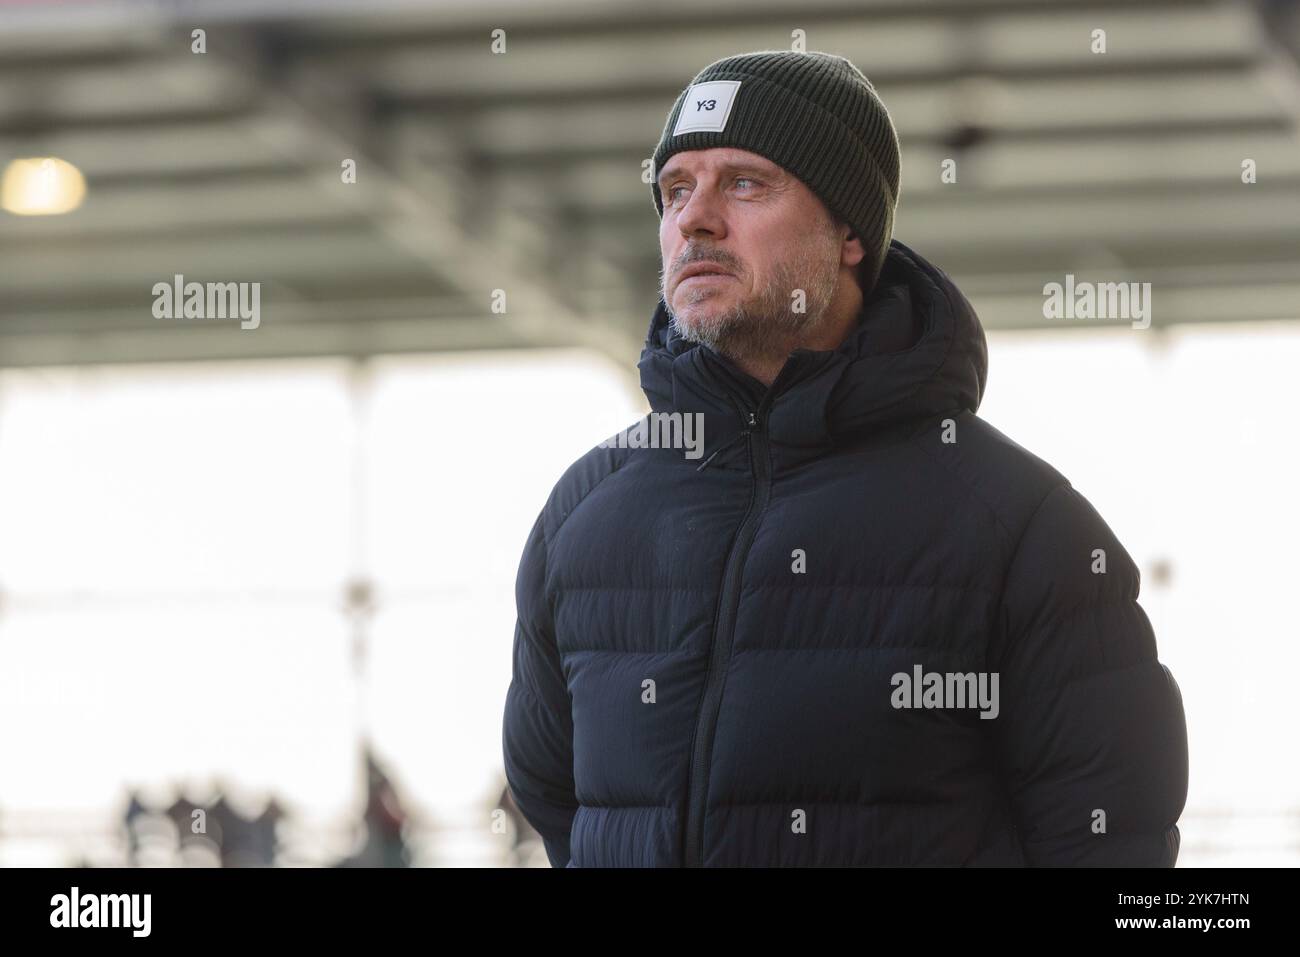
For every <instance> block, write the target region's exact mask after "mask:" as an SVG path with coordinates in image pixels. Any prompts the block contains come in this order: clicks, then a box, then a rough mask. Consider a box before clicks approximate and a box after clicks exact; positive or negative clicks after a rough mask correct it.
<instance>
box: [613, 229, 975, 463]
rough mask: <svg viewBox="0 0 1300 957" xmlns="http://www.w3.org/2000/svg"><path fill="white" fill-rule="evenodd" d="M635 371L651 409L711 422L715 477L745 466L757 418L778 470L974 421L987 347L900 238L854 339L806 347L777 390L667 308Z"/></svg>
mask: <svg viewBox="0 0 1300 957" xmlns="http://www.w3.org/2000/svg"><path fill="white" fill-rule="evenodd" d="M637 367H638V369H639V370H640V373H641V388H642V390H643V391H644V392H645V394H646V398H647V399H648V400H649V402H650V407H651V409H652V410H653V411H655V412H682V413H687V412H698V413H703V415H704V420H703V423H704V455H705V461H706V462H711V464H710V465H709V467H710V468H712V467H716V466H723V467H733V468H734V467H747V465H746V464H745V463H746V453H745V448H744V443H740V442H737V441H736V440H737V438H738V436H739V435H742V434H744V433H745V431H746V429H747V428H748V427H749V425H748V420H749V413H750V412H754V413H756V415H758V416H759V419H760V421H763V419H762V416H763V415H764V414H765V415H766V419H765V427H766V429H767V431H768V435H769V438H770V440H771V447H772V459H773V467H774V468H778V469H779V468H781V467H783V466H785V467H789V466H791V465H794V464H798V462H800V461H803V460H805V459H807V458H811V457H814V456H816V455H818V454H820V453H822V452H824V451H826V450H827V449H829V448H830V447H833V446H835V445H837V444H841V443H844V442H848V441H857V440H862V439H870V438H872V437H877V436H878V437H882V438H883V437H884V436H885V435H887V434H891V433H893V432H895V431H897V430H906V429H907V428H908V427H909V426H915V425H917V424H918V422H917V420H921V419H926V418H928V417H930V416H934V415H936V414H938V413H941V412H949V411H951V412H953V413H957V412H960V411H963V410H969V411H970V412H974V411H976V410H977V409H978V408H979V404H980V400H981V398H982V397H983V394H984V384H985V381H986V378H987V374H988V346H987V343H986V340H985V337H984V329H983V327H982V326H981V324H980V321H979V317H978V316H977V315H976V314H975V310H974V308H973V307H972V306H971V304H970V303H969V302H968V301H967V299H966V297H965V296H964V295H962V293H961V291H960V290H959V289H958V288H957V286H956V285H955V284H954V283H953V281H952V280H951V279H950V278H949V277H948V275H947V274H946V273H945V272H944V271H943V270H941V269H939V268H938V267H937V266H935V265H933V264H932V263H930V262H928V261H927V260H926V259H924V258H923V257H922V256H920V255H919V254H917V253H916V252H915V251H913V250H912V249H910V248H908V247H907V246H906V245H904V244H903V243H901V242H899V241H898V240H897V239H894V240H891V241H890V244H889V252H888V254H887V255H886V258H885V264H884V267H883V268H882V270H881V273H880V278H879V280H878V281H877V283H876V286H875V288H874V289H873V290H872V292H871V294H870V295H869V296H868V298H867V299H866V301H865V302H864V303H863V306H862V311H861V313H860V314H859V317H858V323H857V325H856V327H855V328H854V330H853V331H852V332H851V333H850V334H849V335H848V336H847V337H846V338H845V340H844V342H842V343H841V344H840V345H839V346H838V347H837V348H836V349H833V350H827V351H814V350H809V349H796V350H795V351H794V352H792V353H791V354H790V357H789V358H788V359H787V360H786V364H785V366H784V367H783V368H782V370H781V372H780V374H779V375H778V376H777V378H776V380H775V381H774V382H773V383H772V386H771V387H770V388H769V387H767V386H765V385H763V383H761V382H759V381H758V380H757V379H754V378H753V377H752V376H750V375H748V374H746V373H745V372H743V371H741V370H740V369H739V368H738V367H737V366H736V365H735V364H734V363H733V362H731V361H730V360H729V359H727V358H726V357H725V356H722V355H719V354H718V353H717V352H715V351H713V350H712V349H711V348H709V347H708V346H705V345H701V344H699V343H695V342H689V341H687V340H685V339H683V338H682V337H681V336H679V335H678V334H677V332H676V331H675V330H674V329H673V327H672V324H671V320H670V319H669V316H668V311H667V307H666V306H665V305H664V302H663V299H662V298H660V300H659V302H658V303H657V305H656V306H655V311H654V315H653V317H652V318H651V320H650V329H649V332H648V333H647V335H646V342H645V347H644V348H643V349H642V352H641V359H640V361H639V362H638V363H637ZM715 453H716V458H712V457H713V456H714V455H715Z"/></svg>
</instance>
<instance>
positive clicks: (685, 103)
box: [673, 80, 740, 136]
mask: <svg viewBox="0 0 1300 957" xmlns="http://www.w3.org/2000/svg"><path fill="white" fill-rule="evenodd" d="M738 89H740V81H739V80H710V81H709V82H708V83H696V84H695V85H694V86H692V87H691V88H690V89H689V90H687V91H686V97H685V99H683V100H682V111H681V112H680V113H679V114H677V125H676V126H674V127H673V136H680V135H681V134H682V133H696V132H699V131H700V130H709V131H711V132H714V133H721V132H722V131H723V130H724V129H726V128H727V117H728V116H730V115H731V104H732V103H734V102H735V101H736V91H737V90H738Z"/></svg>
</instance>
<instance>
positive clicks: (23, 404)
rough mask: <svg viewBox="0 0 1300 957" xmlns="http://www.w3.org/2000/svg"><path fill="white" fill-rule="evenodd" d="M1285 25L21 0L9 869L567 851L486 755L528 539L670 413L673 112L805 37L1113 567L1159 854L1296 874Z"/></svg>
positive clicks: (16, 0) (1272, 14) (954, 13)
mask: <svg viewBox="0 0 1300 957" xmlns="http://www.w3.org/2000/svg"><path fill="white" fill-rule="evenodd" d="M1298 13H1300V11H1298V10H1297V4H1296V3H1294V2H1291V0H1286V2H1283V0H1275V2H1266V3H1264V2H1261V3H1252V2H1245V0H1241V2H1236V0H1216V2H1210V0H1206V2H1200V0H1178V2H1163V0H1149V2H1145V3H1141V4H1137V3H1131V2H1105V0H1093V2H1083V0H1078V2H1076V0H1035V2H1022V0H965V2H959V0H906V2H904V0H834V2H818V0H800V2H794V0H785V2H778V0H744V2H731V0H726V2H724V0H713V2H711V3H709V4H707V5H705V6H701V5H699V4H698V3H693V2H684V0H657V2H655V3H652V4H648V5H647V4H642V3H631V2H628V3H615V2H595V0H559V2H551V3H547V4H544V5H543V4H534V3H524V2H513V3H507V2H500V0H472V2H467V0H438V2H432V0H430V2H425V3H398V2H391V0H368V2H366V3H364V4H361V3H334V2H322V0H315V2H306V0H304V2H286V0H279V2H277V0H265V2H241V0H212V2H197V0H196V2H140V3H110V2H101V3H77V2H38V0H0V864H3V865H72V864H82V865H89V866H99V865H123V864H138V865H142V866H173V865H186V866H218V865H220V866H269V865H278V866H302V865H320V866H446V865H474V866H497V865H501V866H509V865H515V866H544V865H545V863H546V859H545V855H544V853H543V851H542V849H541V847H540V844H539V842H538V841H537V840H536V835H535V834H533V833H532V832H531V830H530V829H529V828H528V827H527V825H526V824H525V823H524V822H522V820H521V819H520V818H519V816H518V814H517V812H516V810H515V808H514V807H513V805H512V803H511V801H510V799H509V795H508V793H507V792H506V790H505V781H504V775H503V772H502V767H501V744H500V732H501V714H502V707H503V704H504V698H505V691H506V687H507V685H508V683H509V679H510V661H511V657H510V652H511V643H512V638H513V625H514V615H515V610H514V593H513V588H514V576H515V571H516V568H517V564H518V561H519V557H520V554H521V551H522V548H523V543H524V540H525V538H526V537H527V534H528V531H529V529H530V528H531V526H532V522H533V520H534V518H535V517H536V515H537V512H538V510H539V509H540V508H541V506H542V503H543V501H544V500H545V498H546V496H547V494H548V493H549V492H550V489H551V487H552V485H553V484H554V482H555V481H556V480H557V479H558V478H559V476H560V474H561V473H562V472H563V470H564V469H565V468H566V467H567V466H568V465H569V463H570V462H572V461H573V460H574V459H575V458H577V457H578V456H580V455H581V454H582V453H583V452H585V451H586V450H587V449H588V448H590V447H591V446H593V445H595V444H596V443H598V442H599V441H600V440H601V439H603V438H605V437H607V436H608V435H610V434H612V433H613V432H615V431H617V430H618V429H620V428H622V427H624V426H626V425H627V424H628V423H629V422H631V421H633V420H634V419H635V418H636V417H638V416H640V415H641V414H643V413H644V412H645V411H646V410H647V408H648V406H647V405H646V402H645V399H644V396H643V395H642V394H641V392H640V389H639V386H638V380H637V373H636V367H635V363H636V359H637V357H638V355H639V352H640V347H641V341H642V339H643V337H644V335H645V331H646V328H647V325H648V323H649V320H650V315H651V312H652V311H653V308H654V305H655V301H656V298H657V285H658V270H659V266H660V261H659V247H658V238H657V230H658V220H657V217H656V215H655V212H654V208H653V204H652V201H651V196H650V189H649V185H648V180H643V178H642V176H643V169H644V165H645V163H646V161H647V160H648V157H649V155H650V153H651V151H652V149H653V146H654V144H655V142H656V141H657V139H658V137H659V134H660V132H661V130H662V127H663V124H664V121H665V118H666V116H667V113H668V111H669V109H670V108H671V106H672V103H673V101H674V99H675V97H676V95H677V93H678V92H679V91H680V90H681V89H682V88H683V87H684V86H685V85H686V84H687V83H688V82H689V80H690V79H691V77H692V76H693V75H694V74H695V73H696V72H697V71H698V70H699V69H701V68H702V67H703V66H705V65H706V64H708V63H709V62H711V61H713V60H715V59H718V58H720V57H723V56H726V55H729V54H732V53H738V52H745V51H749V50H756V49H777V48H790V47H791V46H792V45H794V44H797V43H800V42H802V43H804V44H805V45H806V48H807V49H809V50H823V51H826V52H832V53H838V54H841V55H844V56H847V57H849V58H850V59H851V60H853V61H854V62H855V63H856V64H857V65H858V66H859V67H860V68H861V69H862V70H863V71H864V72H865V73H866V75H867V76H868V77H869V78H870V79H871V80H872V82H873V83H874V84H875V86H876V87H877V89H878V91H879V92H880V94H881V97H882V99H883V100H884V102H885V103H886V105H887V106H888V108H889V110H890V112H891V114H892V116H893V119H894V122H895V124H896V126H897V128H898V131H899V137H900V140H901V144H902V152H903V167H902V194H901V200H900V203H899V209H898V218H897V222H896V226H895V235H896V236H897V237H898V238H899V239H901V240H902V241H904V242H905V243H907V244H908V245H909V246H911V247H912V248H913V249H915V250H917V251H918V252H920V253H921V254H922V255H923V256H925V257H926V258H928V259H929V260H931V261H932V262H934V263H935V264H936V265H938V266H940V267H941V268H943V269H944V270H945V271H947V272H948V273H949V274H950V275H951V276H952V277H953V278H954V279H955V280H956V282H957V283H958V285H959V286H960V287H961V288H962V289H963V290H964V291H965V293H966V295H967V297H968V298H969V299H970V300H971V301H972V303H973V304H974V306H975V308H976V310H977V311H978V313H979V315H980V317H981V319H982V321H983V323H984V326H985V329H986V330H987V332H988V338H989V350H990V371H989V383H988V391H987V395H986V398H985V401H984V403H983V405H982V407H981V409H980V414H981V415H982V416H983V417H984V418H986V419H987V420H988V421H990V422H991V423H992V424H993V425H995V426H996V427H998V428H999V429H1001V430H1002V431H1004V432H1005V433H1007V434H1008V435H1009V436H1010V437H1011V438H1013V439H1014V440H1016V441H1017V442H1018V443H1020V444H1022V445H1024V446H1025V447H1027V448H1028V449H1030V450H1031V451H1033V452H1035V453H1036V454H1038V455H1040V456H1042V457H1043V458H1045V459H1047V460H1048V461H1049V462H1051V463H1052V464H1053V465H1055V466H1056V467H1057V468H1058V469H1060V470H1061V471H1062V472H1063V473H1064V474H1065V475H1066V476H1067V477H1069V478H1070V479H1071V481H1072V482H1073V484H1074V485H1075V487H1076V488H1078V489H1079V490H1080V491H1081V492H1082V493H1083V494H1084V495H1086V496H1087V497H1088V498H1089V499H1090V500H1091V501H1092V502H1093V504H1094V505H1095V506H1096V507H1097V509H1098V510H1099V511H1100V512H1101V514H1102V515H1103V516H1104V517H1105V518H1106V520H1107V521H1108V523H1109V524H1110V525H1111V527H1112V528H1113V529H1114V530H1115V532H1116V534H1117V535H1118V536H1119V538H1120V540H1121V541H1122V542H1123V543H1124V544H1125V546H1126V547H1127V549H1128V550H1129V552H1130V553H1131V554H1132V555H1133V557H1134V559H1135V560H1136V561H1137V562H1138V565H1139V567H1140V568H1141V570H1142V582H1143V588H1142V593H1141V602H1142V605H1143V607H1144V608H1145V609H1146V610H1147V613H1148V615H1149V616H1150V618H1151V620H1152V623H1153V625H1154V627H1155V631H1156V636H1157V639H1158V643H1159V650H1160V657H1161V659H1162V660H1163V661H1164V662H1165V663H1166V664H1167V665H1168V666H1169V667H1170V669H1171V670H1172V671H1173V674H1174V676H1175V678H1176V679H1177V680H1178V682H1179V684H1180V686H1181V688H1182V692H1183V697H1184V705H1185V708H1186V711H1187V720H1188V733H1189V738H1190V744H1191V754H1190V760H1191V784H1190V793H1189V797H1188V805H1187V810H1186V812H1185V814H1184V815H1183V817H1182V819H1181V829H1182V835H1183V840H1182V849H1181V853H1180V857H1179V865H1180V866H1198V865H1219V864H1228V865H1235V864H1240V865H1248V866H1251V865H1260V866H1278V865H1281V866H1295V865H1296V864H1300V774H1298V773H1297V768H1296V753H1297V748H1296V744H1295V735H1296V731H1297V728H1296V725H1297V721H1296V717H1295V714H1296V712H1295V709H1294V704H1293V700H1294V696H1295V684H1294V682H1295V676H1296V675H1297V673H1300V641H1298V640H1297V639H1298V638H1300V626H1298V625H1297V621H1298V620H1300V619H1298V616H1297V614H1296V606H1295V599H1294V596H1295V590H1296V572H1297V564H1298V563H1297V557H1296V552H1295V544H1294V543H1295V542H1296V541H1297V540H1300V509H1297V507H1296V497H1295V487H1296V475H1297V473H1298V472H1300V450H1298V449H1300V436H1298V435H1297V427H1296V423H1295V414H1294V411H1293V406H1292V403H1293V402H1294V399H1295V389H1296V382H1297V373H1296V370H1297V369H1300V321H1298V320H1300V268H1297V264H1298V263H1300V17H1298ZM196 31H198V32H196ZM495 31H500V32H495ZM1096 31H1102V32H1103V34H1104V43H1105V52H1104V53H1102V52H1100V51H1099V50H1098V42H1099V40H1098V38H1099V34H1097V33H1096ZM946 160H952V161H954V162H955V166H954V167H953V168H955V170H956V174H957V176H956V182H947V183H945V182H943V181H942V180H941V171H942V168H943V164H944V162H945V161H946ZM1067 273H1071V274H1074V275H1075V276H1076V277H1078V278H1079V279H1090V280H1095V281H1103V282H1116V281H1134V282H1149V283H1151V289H1152V319H1151V324H1150V327H1149V328H1145V329H1138V328H1133V327H1132V325H1131V324H1130V323H1129V322H1128V321H1123V320H1118V321H1117V320H1115V319H1110V320H1091V321H1090V320H1083V319H1047V318H1044V315H1043V298H1044V296H1043V286H1044V284H1046V283H1048V282H1063V281H1064V277H1065V275H1066V274H1067ZM177 276H183V277H184V279H183V282H190V281H197V282H202V283H208V282H221V283H227V282H229V283H260V315H259V323H258V324H257V325H256V328H244V326H245V325H247V323H241V322H240V321H239V320H238V319H234V318H227V319H211V318H193V317H191V318H186V317H184V316H183V315H181V307H180V304H179V303H177V304H176V313H175V314H176V315H177V316H178V318H163V317H160V316H159V314H158V302H159V300H158V295H159V294H158V293H156V292H155V291H154V288H155V284H159V283H161V284H163V285H164V286H171V285H172V284H173V281H174V279H175V277H177ZM175 281H176V282H182V280H178V279H176V280H175ZM503 296H504V300H503V298H502V297H503ZM502 304H504V305H505V306H506V308H505V309H504V311H502V310H501V309H500V308H499V306H500V305H502Z"/></svg>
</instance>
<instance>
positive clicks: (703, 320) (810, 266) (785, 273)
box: [661, 245, 839, 363]
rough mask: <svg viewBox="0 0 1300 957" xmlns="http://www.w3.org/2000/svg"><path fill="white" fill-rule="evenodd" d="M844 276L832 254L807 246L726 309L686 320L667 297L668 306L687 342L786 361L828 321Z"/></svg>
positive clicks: (736, 356)
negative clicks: (799, 295) (797, 295)
mask: <svg viewBox="0 0 1300 957" xmlns="http://www.w3.org/2000/svg"><path fill="white" fill-rule="evenodd" d="M838 276H839V265H838V263H837V262H836V259H835V258H834V257H833V255H832V254H831V253H830V252H828V251H826V250H823V249H822V248H820V247H818V246H815V245H814V246H812V248H809V247H808V246H805V247H803V253H802V255H800V256H799V257H798V258H797V259H796V260H795V261H794V262H783V263H781V264H780V266H779V267H778V268H777V270H776V272H775V274H774V275H773V276H772V279H771V280H770V281H769V282H768V283H767V284H766V285H765V286H764V287H763V288H762V289H761V290H760V291H759V293H758V295H757V296H754V297H752V298H750V299H747V300H745V301H744V302H741V303H739V304H737V305H735V306H732V307H730V308H728V309H726V310H724V311H722V312H720V313H710V314H706V315H705V316H703V317H699V318H693V319H685V320H683V318H682V317H681V316H679V315H678V314H677V313H675V312H674V311H673V309H672V307H671V306H669V305H668V300H667V297H664V305H665V306H666V307H667V310H668V315H669V317H670V319H671V320H672V328H673V330H674V331H676V333H677V335H679V336H681V337H682V338H683V339H685V340H686V341H688V342H698V343H701V344H702V345H706V346H708V347H709V348H711V349H712V350H713V351H714V352H717V353H719V354H721V355H724V356H726V357H727V358H729V359H732V360H741V361H745V360H759V361H765V362H777V363H780V362H784V360H785V359H786V357H787V356H789V355H790V353H791V351H793V350H794V349H796V348H798V346H799V344H800V343H801V342H803V341H806V340H807V338H808V336H809V333H810V332H812V331H813V330H816V329H817V328H818V327H819V326H820V325H821V324H822V320H823V319H824V318H825V316H826V312H827V310H828V309H829V308H830V304H831V299H832V298H833V296H834V295H835V283H836V280H837V279H838ZM796 289H802V290H803V291H804V307H805V308H804V311H803V312H796V311H795V308H794V307H795V300H794V295H793V294H794V291H795V290H796ZM661 291H662V285H661ZM707 299H708V297H707V296H703V297H701V299H700V300H697V301H707Z"/></svg>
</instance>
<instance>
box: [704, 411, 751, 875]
mask: <svg viewBox="0 0 1300 957" xmlns="http://www.w3.org/2000/svg"><path fill="white" fill-rule="evenodd" d="M766 405H767V401H766V400H765V401H764V403H763V405H761V406H760V407H759V410H758V412H747V413H745V415H746V421H747V423H748V425H747V427H746V428H745V430H744V432H743V433H742V434H744V435H745V436H746V437H747V441H748V444H749V456H750V469H751V472H752V475H753V478H754V488H753V491H752V492H751V494H750V499H749V508H748V509H747V510H746V511H745V516H744V518H742V519H741V522H740V528H739V529H738V530H737V532H736V540H735V542H733V543H732V546H731V554H730V555H728V556H727V565H726V567H725V568H724V569H723V573H722V595H721V597H720V598H719V601H718V620H717V624H716V626H715V628H714V632H713V633H714V639H713V646H712V648H711V649H710V651H709V670H708V673H707V675H706V677H705V679H704V697H703V701H702V703H701V706H700V714H699V717H698V719H697V723H696V727H695V737H694V738H693V740H692V747H691V764H690V768H689V771H688V777H687V781H688V785H687V792H686V794H687V797H686V821H685V825H684V828H683V830H684V833H685V847H684V849H683V854H682V861H683V864H684V866H686V867H699V866H700V865H701V863H702V861H703V858H704V812H705V806H706V803H707V801H708V793H709V778H708V769H709V765H710V763H711V761H712V757H713V737H714V733H715V732H716V730H717V725H718V712H719V711H720V709H721V706H722V686H723V683H724V681H725V678H726V674H727V663H728V661H729V659H730V658H731V645H732V641H733V640H734V638H735V631H736V618H737V616H738V613H739V610H740V583H741V572H742V571H743V569H744V567H745V558H746V556H747V555H748V554H749V549H750V546H752V545H753V544H754V537H755V535H756V534H757V533H758V520H759V517H760V516H761V515H762V514H763V510H764V509H766V508H767V503H768V498H769V496H770V495H771V491H772V475H771V468H770V466H769V462H768V438H767V434H766V432H764V430H763V429H764V419H765V418H766V414H765V411H766V410H765V408H764V406H766Z"/></svg>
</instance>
